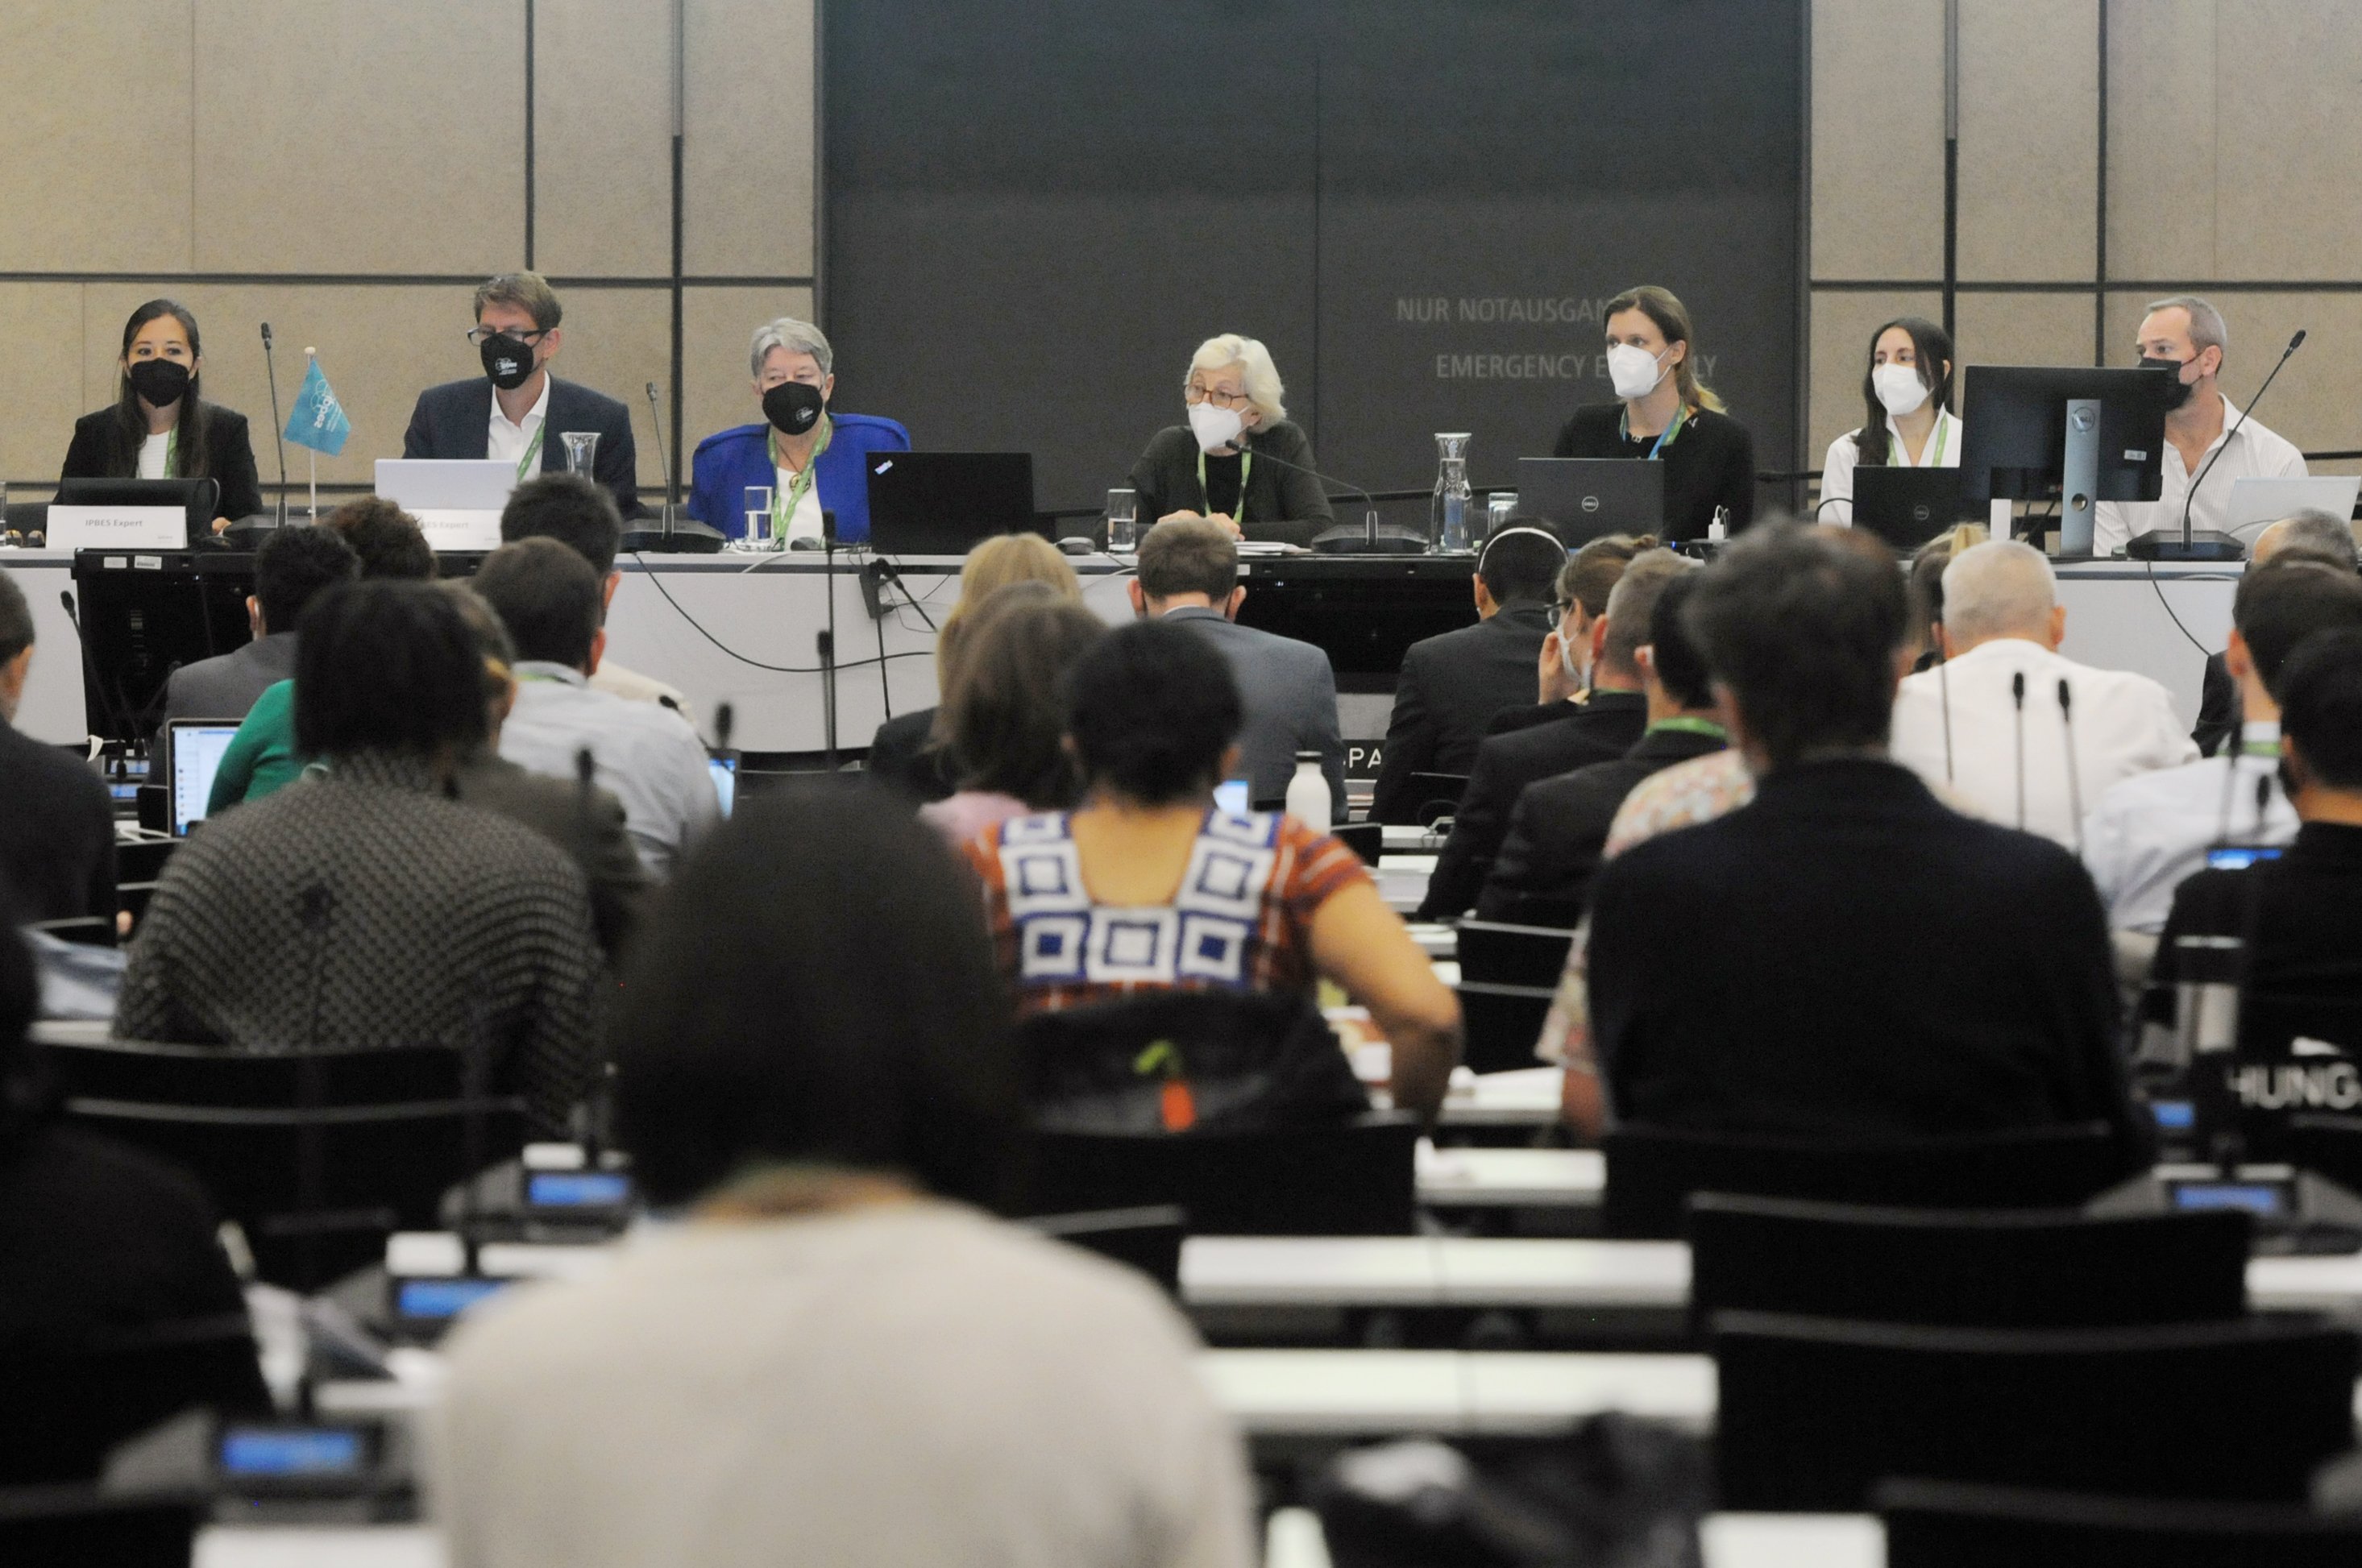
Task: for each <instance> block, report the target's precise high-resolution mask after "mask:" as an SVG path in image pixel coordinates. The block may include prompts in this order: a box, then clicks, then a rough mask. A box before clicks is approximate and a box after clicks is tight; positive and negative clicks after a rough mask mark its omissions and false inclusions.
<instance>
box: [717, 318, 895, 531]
mask: <svg viewBox="0 0 2362 1568" xmlns="http://www.w3.org/2000/svg"><path fill="white" fill-rule="evenodd" d="M747 359H748V361H749V363H750V364H751V365H752V367H753V370H754V376H755V401H756V403H759V404H761V405H762V410H763V417H762V418H761V419H759V420H756V422H755V423H754V424H752V425H734V426H732V427H731V428H730V429H727V430H723V431H717V432H716V433H715V434H713V435H712V436H707V437H706V438H705V439H704V440H702V441H700V442H699V443H698V444H697V452H696V455H695V457H694V458H692V459H691V460H690V488H689V514H690V517H691V518H692V519H694V520H695V521H697V522H700V523H702V524H704V525H706V526H707V527H709V528H712V529H716V530H718V531H719V532H721V533H723V534H724V535H727V536H729V537H731V538H733V539H740V538H744V537H745V535H746V491H748V490H749V489H750V488H755V487H758V486H759V487H760V488H761V489H763V490H765V491H768V492H769V493H770V521H769V522H768V523H767V525H765V526H766V528H767V530H768V532H769V533H770V536H772V537H773V538H785V539H787V540H789V542H791V543H792V542H794V541H796V540H800V539H809V540H811V542H812V543H813V544H815V545H817V544H819V543H820V542H821V524H822V517H821V513H822V512H833V513H836V537H837V542H838V543H839V544H845V545H860V544H866V543H867V542H868V539H869V455H870V454H871V453H872V452H907V451H909V450H910V449H911V433H910V432H909V431H908V430H905V429H904V428H902V426H901V425H898V424H896V423H895V422H894V421H893V420H890V419H881V418H879V417H878V416H877V414H844V413H840V412H839V411H838V410H836V409H834V408H833V407H831V406H830V400H831V399H832V398H833V397H834V396H835V395H836V351H835V350H834V349H833V348H830V347H829V343H828V338H827V337H826V335H825V334H823V333H822V331H821V329H820V328H819V327H817V326H813V325H812V324H811V322H809V321H799V320H797V319H796V318H795V317H794V316H792V315H783V316H781V317H779V318H778V320H777V321H768V322H765V323H764V324H763V325H762V326H758V327H756V329H755V339H754V342H753V343H752V344H751V345H749V347H748V350H747Z"/></svg>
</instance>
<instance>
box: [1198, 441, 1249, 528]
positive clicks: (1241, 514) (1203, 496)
mask: <svg viewBox="0 0 2362 1568" xmlns="http://www.w3.org/2000/svg"><path fill="white" fill-rule="evenodd" d="M1253 472H1254V454H1253V452H1251V451H1249V450H1248V449H1247V448H1246V447H1240V448H1239V503H1238V508H1237V510H1236V511H1234V512H1232V513H1231V522H1233V523H1243V522H1245V521H1246V520H1247V475H1249V474H1251V473H1253ZM1198 499H1199V500H1201V501H1203V502H1205V503H1206V511H1207V513H1209V515H1210V514H1211V513H1212V512H1213V510H1214V498H1213V497H1212V496H1210V495H1209V494H1207V493H1206V448H1204V447H1198Z"/></svg>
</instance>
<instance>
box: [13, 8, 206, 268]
mask: <svg viewBox="0 0 2362 1568" xmlns="http://www.w3.org/2000/svg"><path fill="white" fill-rule="evenodd" d="M189 6H190V0H75V3H74V4H72V5H63V4H55V3H51V4H29V3H24V0H20V3H18V4H16V5H12V6H0V113H5V114H6V118H7V125H8V135H7V138H6V143H5V146H6V154H5V156H0V215H6V221H5V222H0V271H89V272H117V271H120V272H130V271H146V270H149V269H155V270H160V271H169V270H173V269H179V268H184V267H187V266H188V265H189V258H190V240H189V191H190V150H189V149H190V128H189V82H190V64H189V53H190V50H189ZM99 181H103V183H94V182H99Z"/></svg>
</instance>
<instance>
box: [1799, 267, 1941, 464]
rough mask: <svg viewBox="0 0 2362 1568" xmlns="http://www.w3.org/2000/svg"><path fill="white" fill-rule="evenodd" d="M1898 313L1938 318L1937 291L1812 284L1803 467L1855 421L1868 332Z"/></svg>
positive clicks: (1821, 455)
mask: <svg viewBox="0 0 2362 1568" xmlns="http://www.w3.org/2000/svg"><path fill="white" fill-rule="evenodd" d="M1898 315H1924V316H1926V318H1927V319H1928V320H1930V321H1941V320H1942V319H1943V318H1944V296H1943V295H1942V294H1940V293H1849V292H1845V291H1838V290H1831V289H1818V290H1816V291H1814V293H1813V385H1812V398H1811V402H1810V404H1809V418H1808V421H1807V424H1808V425H1809V429H1808V431H1807V436H1806V440H1805V467H1806V468H1808V469H1817V468H1819V467H1820V466H1821V459H1822V458H1824V457H1825V456H1827V453H1828V449H1829V443H1830V442H1832V441H1834V440H1836V439H1837V438H1838V436H1842V435H1844V434H1845V433H1846V432H1847V431H1849V430H1851V429H1853V428H1855V427H1856V426H1857V425H1860V424H1861V420H1862V414H1863V412H1864V411H1863V407H1862V401H1861V372H1862V370H1863V367H1864V366H1866V365H1867V364H1868V363H1869V359H1868V355H1869V352H1870V335H1871V332H1873V331H1875V330H1876V329H1877V327H1878V326H1879V324H1880V323H1881V322H1886V321H1892V320H1893V319H1894V318H1895V317H1896V316H1898Z"/></svg>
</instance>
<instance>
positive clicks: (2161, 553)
mask: <svg viewBox="0 0 2362 1568" xmlns="http://www.w3.org/2000/svg"><path fill="white" fill-rule="evenodd" d="M2305 330H2306V329H2305V328H2303V327H2301V326H2300V327H2298V328H2297V330H2296V336H2295V337H2291V338H2290V339H2289V342H2288V347H2287V348H2283V349H2281V350H2280V357H2279V363H2277V364H2275V365H2273V366H2272V370H2271V375H2268V376H2266V377H2265V378H2264V384H2263V385H2262V386H2259V387H2257V389H2256V395H2255V396H2253V397H2251V398H2249V399H2248V400H2247V406H2246V407H2245V408H2243V409H2241V410H2240V411H2239V417H2238V418H2237V419H2235V420H2234V421H2232V423H2231V428H2230V430H2229V431H2228V432H2227V433H2226V434H2225V435H2224V437H2223V439H2222V440H2221V441H2220V442H2219V443H2217V444H2216V446H2215V447H2214V451H2213V455H2212V456H2210V457H2209V458H2207V459H2206V460H2205V461H2204V462H2203V463H2201V464H2200V465H2199V467H2198V477H2197V478H2196V479H2194V480H2191V481H2190V492H2189V493H2188V494H2187V495H2184V496H2183V497H2182V498H2181V537H2180V539H2178V540H2177V539H2175V538H2174V537H2173V536H2172V534H2171V533H2169V532H2168V531H2167V530H2165V529H2161V528H2156V529H2151V530H2150V531H2149V532H2147V533H2146V534H2143V535H2142V536H2140V537H2139V538H2137V539H2135V540H2133V541H2132V542H2131V543H2130V544H2128V545H2126V546H2125V554H2126V555H2127V556H2130V557H2132V558H2135V559H2136V560H2151V561H2176V560H2179V561H2235V560H2239V559H2242V558H2245V557H2246V553H2247V550H2246V546H2244V545H2242V544H2240V543H2239V541H2238V540H2237V539H2235V538H2234V537H2233V536H2230V535H2228V534H2222V533H2217V532H2215V531H2214V530H2213V529H2212V528H2209V529H2207V530H2206V531H2205V533H2204V534H2202V535H2200V534H2193V533H2191V530H2190V512H2191V507H2193V506H2195V505H2197V504H2198V487H2199V486H2200V485H2202V484H2204V483H2205V482H2206V476H2207V475H2208V474H2211V473H2213V471H2214V465H2215V464H2217V463H2219V462H2221V461H2222V460H2223V454H2224V453H2225V452H2227V451H2229V450H2230V449H2231V437H2232V436H2236V435H2237V434H2238V433H2239V431H2240V429H2241V427H2242V426H2244V425H2246V423H2247V415H2249V414H2253V413H2254V412H2255V411H2256V404H2257V403H2261V402H2263V401H2264V394H2265V393H2266V392H2269V391H2271V390H2272V381H2273V378H2274V377H2277V376H2278V375H2279V373H2280V366H2282V365H2285V364H2287V363H2288V362H2289V356H2290V355H2291V354H2293V353H2295V352H2296V351H2297V350H2298V349H2299V348H2303V347H2304V335H2305Z"/></svg>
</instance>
